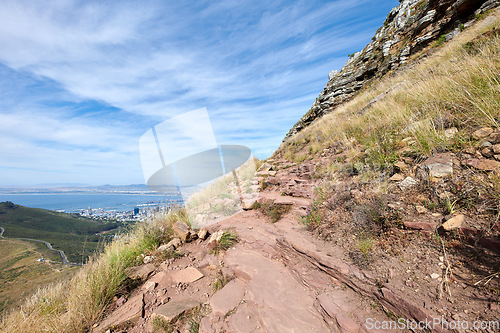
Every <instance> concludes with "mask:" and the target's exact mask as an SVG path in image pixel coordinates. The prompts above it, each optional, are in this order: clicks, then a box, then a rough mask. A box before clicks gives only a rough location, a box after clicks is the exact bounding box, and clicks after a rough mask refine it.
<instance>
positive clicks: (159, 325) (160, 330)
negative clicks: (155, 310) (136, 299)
mask: <svg viewBox="0 0 500 333" xmlns="http://www.w3.org/2000/svg"><path fill="white" fill-rule="evenodd" d="M151 328H152V330H153V332H154V333H171V332H173V330H174V329H173V327H172V326H171V325H170V323H168V322H167V321H166V320H165V319H163V318H161V317H158V316H155V317H153V318H151Z"/></svg>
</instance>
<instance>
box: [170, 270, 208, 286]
mask: <svg viewBox="0 0 500 333" xmlns="http://www.w3.org/2000/svg"><path fill="white" fill-rule="evenodd" d="M204 276H205V275H203V273H202V272H200V271H199V270H198V269H196V268H194V267H187V268H184V269H182V270H180V271H177V272H174V273H172V281H173V282H175V283H179V282H180V283H192V282H195V281H198V280H199V279H201V278H202V277H204Z"/></svg>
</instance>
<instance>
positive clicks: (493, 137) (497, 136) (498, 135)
mask: <svg viewBox="0 0 500 333" xmlns="http://www.w3.org/2000/svg"><path fill="white" fill-rule="evenodd" d="M488 140H489V141H491V142H494V143H500V132H493V133H491V134H490V136H489V137H488Z"/></svg>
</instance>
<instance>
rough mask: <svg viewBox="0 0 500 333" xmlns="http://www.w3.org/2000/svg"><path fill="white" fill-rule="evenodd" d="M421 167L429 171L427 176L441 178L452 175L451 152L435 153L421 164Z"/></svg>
mask: <svg viewBox="0 0 500 333" xmlns="http://www.w3.org/2000/svg"><path fill="white" fill-rule="evenodd" d="M420 167H421V168H423V169H424V170H426V171H427V172H428V173H429V176H431V177H435V178H442V177H447V176H451V175H453V154H451V153H445V154H436V155H433V156H431V157H429V158H428V159H427V160H425V161H424V162H423V163H422V164H421V165H420Z"/></svg>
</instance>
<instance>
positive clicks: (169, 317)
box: [151, 299, 200, 323]
mask: <svg viewBox="0 0 500 333" xmlns="http://www.w3.org/2000/svg"><path fill="white" fill-rule="evenodd" d="M198 305H200V302H198V301H195V300H193V299H184V300H178V301H171V302H168V303H167V304H163V305H162V306H160V307H158V308H157V309H156V310H155V311H154V312H153V314H152V315H151V319H153V318H155V317H159V318H161V319H163V320H165V321H166V322H167V323H170V322H171V321H173V320H175V319H177V318H178V317H179V316H181V315H182V314H183V313H184V312H186V311H188V310H191V309H192V308H195V307H197V306H198Z"/></svg>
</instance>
